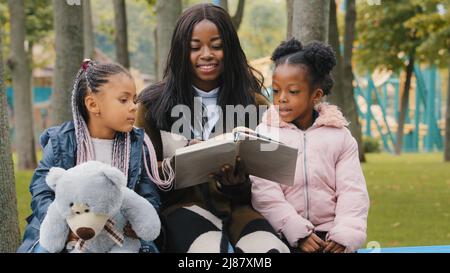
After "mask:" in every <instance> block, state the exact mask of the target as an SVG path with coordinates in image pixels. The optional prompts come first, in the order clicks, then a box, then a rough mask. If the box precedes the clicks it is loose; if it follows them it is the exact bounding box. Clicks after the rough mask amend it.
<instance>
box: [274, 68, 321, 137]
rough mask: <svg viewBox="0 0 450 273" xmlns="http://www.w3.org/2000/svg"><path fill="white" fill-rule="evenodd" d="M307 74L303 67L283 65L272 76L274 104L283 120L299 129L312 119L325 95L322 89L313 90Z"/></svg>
mask: <svg viewBox="0 0 450 273" xmlns="http://www.w3.org/2000/svg"><path fill="white" fill-rule="evenodd" d="M307 73H308V72H307V71H306V68H305V67H304V66H302V65H298V64H295V65H291V64H281V65H278V66H277V67H276V69H275V71H274V73H273V76H272V87H273V96H274V97H273V103H274V104H275V105H277V106H279V114H280V117H281V119H282V120H283V121H284V122H289V123H294V124H295V125H296V126H297V127H299V128H303V127H304V126H305V124H303V122H304V121H305V120H308V119H312V112H313V108H314V104H315V103H316V102H318V100H319V99H320V97H322V95H323V91H322V90H321V89H316V90H311V88H310V85H309V82H308V79H307V77H308V74H307ZM309 125H310V124H309Z"/></svg>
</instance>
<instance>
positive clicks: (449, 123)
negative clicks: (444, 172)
mask: <svg viewBox="0 0 450 273" xmlns="http://www.w3.org/2000/svg"><path fill="white" fill-rule="evenodd" d="M449 55H450V51H449ZM444 160H445V161H450V57H449V60H448V78H447V107H446V114H445V150H444Z"/></svg>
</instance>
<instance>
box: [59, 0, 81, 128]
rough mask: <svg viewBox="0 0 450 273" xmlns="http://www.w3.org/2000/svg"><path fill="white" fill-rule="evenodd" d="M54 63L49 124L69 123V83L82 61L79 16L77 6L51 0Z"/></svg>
mask: <svg viewBox="0 0 450 273" xmlns="http://www.w3.org/2000/svg"><path fill="white" fill-rule="evenodd" d="M53 14H54V17H53V18H54V28H55V48H56V63H55V71H54V75H53V95H52V107H53V109H52V123H53V124H60V123H62V122H64V121H69V120H72V111H71V105H70V100H71V92H72V88H73V81H74V79H75V76H76V74H77V72H78V70H79V68H80V65H81V61H82V60H83V12H82V7H81V5H69V4H67V2H66V1H61V0H53Z"/></svg>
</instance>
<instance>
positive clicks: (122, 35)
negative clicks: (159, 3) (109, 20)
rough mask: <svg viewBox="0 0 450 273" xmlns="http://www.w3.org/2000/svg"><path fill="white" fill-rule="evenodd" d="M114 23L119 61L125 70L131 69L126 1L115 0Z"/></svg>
mask: <svg viewBox="0 0 450 273" xmlns="http://www.w3.org/2000/svg"><path fill="white" fill-rule="evenodd" d="M114 21H115V24H116V56H117V61H118V62H119V63H120V64H121V65H123V66H124V67H125V68H130V58H129V56H128V32H127V10H126V4H125V0H114Z"/></svg>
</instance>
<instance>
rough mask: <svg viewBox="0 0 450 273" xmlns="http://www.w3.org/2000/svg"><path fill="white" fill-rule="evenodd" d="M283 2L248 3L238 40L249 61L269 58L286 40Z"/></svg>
mask: <svg viewBox="0 0 450 273" xmlns="http://www.w3.org/2000/svg"><path fill="white" fill-rule="evenodd" d="M284 4H285V3H284V2H282V3H276V2H272V1H271V2H264V1H248V2H247V3H246V5H247V7H246V10H245V15H244V16H245V17H246V18H252V19H251V20H245V21H244V22H243V23H242V25H241V27H240V28H239V33H238V34H239V39H240V41H241V45H242V48H243V49H244V51H245V53H246V56H247V58H248V59H249V60H254V59H257V58H262V57H266V56H270V54H272V52H273V50H274V48H276V47H277V46H278V45H279V44H280V42H281V41H282V40H284V39H285V38H286V36H285V35H286V33H284V32H283V30H285V29H286V21H287V20H286V16H285V13H284V12H285V7H284Z"/></svg>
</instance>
